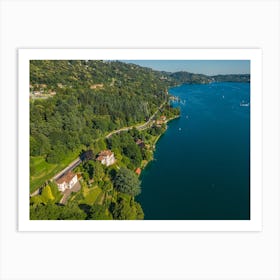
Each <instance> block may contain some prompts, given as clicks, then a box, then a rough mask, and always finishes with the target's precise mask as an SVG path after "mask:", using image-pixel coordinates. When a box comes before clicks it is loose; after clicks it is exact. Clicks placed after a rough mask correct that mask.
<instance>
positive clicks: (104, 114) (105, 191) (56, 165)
mask: <svg viewBox="0 0 280 280" xmlns="http://www.w3.org/2000/svg"><path fill="white" fill-rule="evenodd" d="M173 84H175V82H174V81H173V80H172V79H171V78H169V77H166V76H163V74H162V73H161V72H158V71H153V70H151V69H149V68H143V67H140V66H137V65H134V64H126V63H121V62H118V61H78V60H75V61H61V60H53V61H50V60H34V61H31V62H30V192H31V193H32V192H33V191H34V190H36V189H37V188H39V187H41V186H44V187H43V188H42V192H41V193H40V195H36V196H32V197H31V199H30V218H31V219H143V218H144V213H143V210H142V208H141V206H140V204H139V203H137V202H136V201H135V199H134V197H135V196H137V195H138V194H139V193H140V192H141V182H140V179H139V178H140V177H139V174H136V173H135V170H136V169H137V168H140V169H141V170H142V169H143V168H144V167H145V165H146V164H147V163H148V162H149V161H150V160H152V158H153V149H154V146H155V142H156V141H157V139H158V137H160V135H161V134H162V133H164V131H165V129H166V125H165V123H160V124H156V121H157V120H159V119H160V117H161V116H162V115H164V116H165V118H167V119H172V118H174V117H175V116H178V115H179V114H180V112H179V110H178V109H175V108H172V107H171V106H170V105H169V96H168V93H167V89H168V87H169V86H171V85H173ZM159 108H160V110H159ZM157 110H158V113H157V114H155V112H157ZM153 114H155V116H154V124H153V125H151V126H149V127H147V128H146V129H144V130H138V129H136V128H135V127H134V126H136V125H139V124H144V123H145V122H147V121H148V120H149V118H150V117H151V116H153ZM123 127H130V128H131V129H130V130H128V131H123V132H121V133H118V134H114V135H112V136H111V137H109V138H106V135H108V133H110V132H112V131H115V130H117V129H120V128H123ZM132 127H134V128H132ZM137 141H141V144H142V145H138V144H137ZM106 149H109V150H111V151H112V152H113V153H114V155H115V158H116V164H114V165H112V166H109V167H106V166H104V165H102V164H101V163H100V162H98V161H96V157H97V155H98V153H99V152H100V151H102V150H106ZM85 151H91V157H90V158H87V159H86V160H83V162H82V164H80V165H79V166H78V167H76V169H75V170H74V172H75V173H76V174H79V175H80V183H81V190H80V191H79V192H77V193H72V194H71V195H70V197H69V198H68V201H67V203H66V204H64V205H62V204H61V203H59V202H60V200H61V198H62V194H61V192H60V191H58V189H57V186H56V184H55V183H54V182H51V181H50V179H51V178H52V176H54V175H55V174H56V173H57V172H59V171H60V170H62V169H63V168H64V167H65V166H67V165H68V164H69V163H70V162H71V161H72V160H74V159H75V158H77V157H78V156H79V155H81V154H83V152H85Z"/></svg>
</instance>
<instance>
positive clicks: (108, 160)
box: [96, 150, 116, 166]
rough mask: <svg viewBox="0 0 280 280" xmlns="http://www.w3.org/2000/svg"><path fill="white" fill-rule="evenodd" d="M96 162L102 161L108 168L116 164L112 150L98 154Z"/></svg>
mask: <svg viewBox="0 0 280 280" xmlns="http://www.w3.org/2000/svg"><path fill="white" fill-rule="evenodd" d="M96 160H98V161H100V162H101V163H102V164H104V165H106V166H109V165H112V164H114V163H115V162H116V159H115V156H114V153H113V152H111V151H110V150H105V151H101V152H100V153H99V154H98V157H97V159H96Z"/></svg>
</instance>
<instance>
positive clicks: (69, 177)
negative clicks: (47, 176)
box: [56, 171, 76, 184]
mask: <svg viewBox="0 0 280 280" xmlns="http://www.w3.org/2000/svg"><path fill="white" fill-rule="evenodd" d="M75 176H76V174H75V173H73V172H72V171H69V172H68V173H66V174H64V175H63V176H62V177H60V178H59V179H57V180H56V182H57V183H58V184H62V183H64V182H66V183H69V182H70V181H71V180H72V179H73V178H74V177H75Z"/></svg>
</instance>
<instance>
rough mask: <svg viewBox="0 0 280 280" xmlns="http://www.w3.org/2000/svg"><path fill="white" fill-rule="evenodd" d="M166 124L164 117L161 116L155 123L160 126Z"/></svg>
mask: <svg viewBox="0 0 280 280" xmlns="http://www.w3.org/2000/svg"><path fill="white" fill-rule="evenodd" d="M165 122H166V116H161V117H160V118H159V119H158V120H157V121H156V124H157V125H162V124H164V123H165Z"/></svg>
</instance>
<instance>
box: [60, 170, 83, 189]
mask: <svg viewBox="0 0 280 280" xmlns="http://www.w3.org/2000/svg"><path fill="white" fill-rule="evenodd" d="M77 182H78V177H77V174H74V173H73V172H71V171H70V172H68V173H66V174H64V175H63V176H62V177H60V178H59V179H57V180H56V183H57V186H58V189H59V190H60V191H61V192H64V191H65V190H66V189H72V188H73V187H74V185H75V184H76V183H77Z"/></svg>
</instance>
